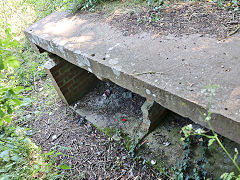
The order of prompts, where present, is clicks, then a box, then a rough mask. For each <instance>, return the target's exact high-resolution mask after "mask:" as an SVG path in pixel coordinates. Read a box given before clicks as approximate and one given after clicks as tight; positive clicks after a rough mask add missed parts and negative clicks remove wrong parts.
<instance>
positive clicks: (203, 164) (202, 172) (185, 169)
mask: <svg viewBox="0 0 240 180" xmlns="http://www.w3.org/2000/svg"><path fill="white" fill-rule="evenodd" d="M187 129H188V130H189V129H190V127H189V126H188V127H187ZM188 130H187V131H188ZM196 140H197V141H196ZM195 141H196V142H197V143H199V137H198V138H197V139H195ZM196 142H194V141H193V139H192V138H191V137H187V138H185V139H184V140H183V145H182V149H183V155H182V157H181V159H180V160H179V161H178V162H177V164H176V165H175V166H174V168H173V170H174V174H175V176H176V179H178V180H183V179H197V180H200V179H207V178H208V174H207V171H206V168H207V165H208V161H207V160H206V158H205V155H206V148H205V147H204V141H203V142H202V141H201V142H200V143H199V146H200V147H201V148H200V153H201V157H200V158H198V159H196V160H194V161H193V160H192V156H191V155H192V154H193V153H192V150H191V146H192V145H193V144H194V143H195V144H196Z"/></svg>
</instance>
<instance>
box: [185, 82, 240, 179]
mask: <svg viewBox="0 0 240 180" xmlns="http://www.w3.org/2000/svg"><path fill="white" fill-rule="evenodd" d="M218 87H219V86H218V85H208V86H207V87H206V89H204V90H203V91H202V93H204V94H205V95H207V94H209V105H208V107H207V114H206V115H205V114H203V113H202V112H200V111H199V112H200V114H201V116H202V117H203V119H204V120H205V122H207V124H208V127H209V129H210V130H211V133H212V135H208V134H205V133H204V132H203V131H202V130H201V129H197V130H193V128H192V125H188V126H185V127H183V128H182V131H183V133H184V138H182V140H183V141H184V140H185V139H187V138H189V137H190V136H193V135H200V136H203V137H206V138H207V139H208V147H210V146H211V145H212V144H213V143H214V142H215V141H216V142H217V143H218V144H219V146H220V147H221V148H222V149H223V151H224V152H225V153H226V155H227V156H228V157H229V159H230V160H231V161H232V163H233V164H234V166H235V167H236V169H237V171H238V173H239V175H235V174H234V172H230V173H224V174H223V175H222V176H221V178H223V179H227V180H230V179H232V178H235V179H238V180H239V179H240V166H239V165H238V164H237V161H236V160H237V157H238V150H237V148H235V155H234V156H232V155H230V153H229V152H228V151H227V149H226V148H225V147H224V145H223V144H222V142H221V141H220V139H219V138H218V134H217V133H216V132H215V131H214V129H213V127H212V124H211V122H210V120H211V115H212V112H211V110H210V109H211V105H212V99H213V96H214V95H215V90H216V89H217V88H218Z"/></svg>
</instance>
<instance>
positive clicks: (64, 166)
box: [58, 164, 71, 169]
mask: <svg viewBox="0 0 240 180" xmlns="http://www.w3.org/2000/svg"><path fill="white" fill-rule="evenodd" d="M58 167H59V168H60V169H71V168H70V167H69V166H68V165H66V164H62V165H59V166H58Z"/></svg>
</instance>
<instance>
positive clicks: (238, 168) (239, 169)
mask: <svg viewBox="0 0 240 180" xmlns="http://www.w3.org/2000/svg"><path fill="white" fill-rule="evenodd" d="M215 139H216V140H217V142H218V144H219V145H220V146H221V148H222V149H223V150H224V152H225V153H226V154H227V156H228V157H229V158H230V159H231V160H232V162H233V164H234V165H235V166H236V168H237V170H238V171H239V172H240V167H239V166H238V164H237V163H236V161H235V160H234V159H233V158H232V156H231V155H230V154H229V152H228V151H227V150H226V148H225V147H224V146H223V144H222V143H221V141H220V140H219V139H218V137H215Z"/></svg>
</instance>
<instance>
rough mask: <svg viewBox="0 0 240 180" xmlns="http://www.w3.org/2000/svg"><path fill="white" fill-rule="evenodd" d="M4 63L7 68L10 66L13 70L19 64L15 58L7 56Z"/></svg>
mask: <svg viewBox="0 0 240 180" xmlns="http://www.w3.org/2000/svg"><path fill="white" fill-rule="evenodd" d="M5 63H7V64H8V65H9V66H11V67H13V68H17V67H19V66H20V62H19V61H18V60H17V57H16V56H8V57H7V58H6V59H5Z"/></svg>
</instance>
